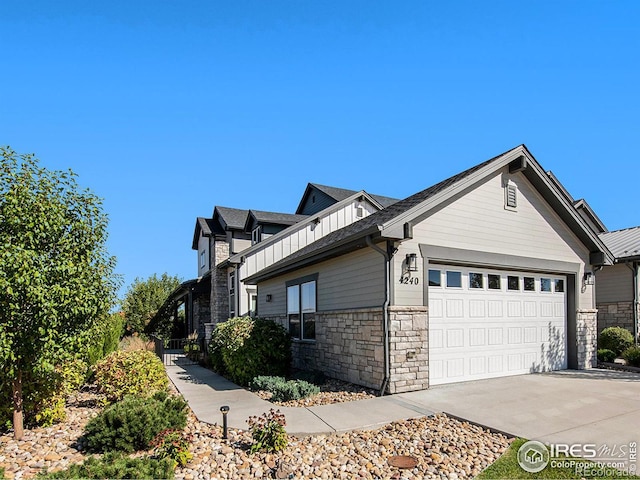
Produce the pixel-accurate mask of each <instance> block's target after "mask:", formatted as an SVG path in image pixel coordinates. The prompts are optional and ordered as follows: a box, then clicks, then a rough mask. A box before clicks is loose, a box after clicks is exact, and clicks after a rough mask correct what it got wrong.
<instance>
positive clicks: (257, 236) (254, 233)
mask: <svg viewBox="0 0 640 480" xmlns="http://www.w3.org/2000/svg"><path fill="white" fill-rule="evenodd" d="M306 218H307V215H296V214H291V213H276V212H263V211H260V210H249V214H248V215H247V220H246V222H245V225H244V231H245V233H248V234H250V235H251V245H255V244H257V243H260V242H261V241H262V240H264V239H266V238H268V237H270V236H271V235H275V234H276V233H278V232H281V231H282V230H284V229H285V228H287V227H290V226H291V225H294V224H296V223H298V222H300V221H302V220H305V219H306Z"/></svg>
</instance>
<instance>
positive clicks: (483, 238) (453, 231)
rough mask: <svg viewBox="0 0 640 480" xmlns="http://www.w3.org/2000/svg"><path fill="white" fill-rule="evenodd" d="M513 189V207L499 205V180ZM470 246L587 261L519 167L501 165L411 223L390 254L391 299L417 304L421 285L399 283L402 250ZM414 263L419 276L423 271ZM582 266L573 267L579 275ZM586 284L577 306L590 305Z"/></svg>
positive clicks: (501, 197) (585, 251)
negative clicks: (406, 236)
mask: <svg viewBox="0 0 640 480" xmlns="http://www.w3.org/2000/svg"><path fill="white" fill-rule="evenodd" d="M506 179H508V180H510V181H512V182H513V183H514V184H515V185H516V186H517V189H518V192H517V201H518V203H517V208H516V211H511V210H507V209H505V197H504V195H505V193H504V188H503V182H504V180H506ZM421 243H422V244H427V245H434V246H442V247H450V248H458V249H464V250H476V251H481V252H489V253H495V254H503V255H514V256H521V257H529V258H540V259H546V260H555V261H559V262H570V263H579V264H587V265H588V263H589V250H588V249H587V248H586V247H585V246H584V245H583V244H582V242H581V241H580V240H579V239H578V238H577V237H576V236H575V234H574V233H573V232H572V231H571V230H570V229H569V228H568V227H567V226H566V225H565V224H564V222H563V221H562V219H560V217H559V216H558V215H557V214H556V213H555V211H554V210H553V209H552V208H551V207H550V206H549V205H548V204H547V202H546V201H545V200H544V199H543V198H542V196H541V195H540V194H539V193H538V191H537V190H536V189H535V188H534V187H533V186H532V185H531V184H530V183H529V181H528V180H527V179H526V177H524V175H522V174H521V173H516V174H512V175H511V174H509V173H508V169H507V168H506V167H505V168H504V169H503V170H501V171H499V172H497V173H496V174H495V175H493V176H491V177H489V178H488V179H486V180H485V181H484V182H483V183H481V184H479V185H476V186H475V188H473V189H472V190H470V191H468V192H467V193H465V194H463V195H462V196H460V197H459V198H457V199H455V200H453V201H452V202H451V203H449V204H448V205H446V206H445V207H444V208H441V209H440V210H437V211H435V212H434V213H433V214H432V215H430V216H429V217H427V218H426V219H424V220H423V221H421V222H420V223H418V224H416V225H414V227H413V239H411V240H407V241H405V242H403V243H402V244H401V246H400V249H399V250H398V252H397V253H396V255H395V257H394V258H395V260H394V266H393V269H394V292H395V296H394V304H395V305H423V304H424V303H423V302H424V299H423V289H422V288H416V287H415V286H414V285H403V284H400V283H399V277H400V275H401V273H402V262H403V261H404V259H405V256H406V254H407V253H417V254H418V258H421V257H420V250H419V244H421ZM418 263H419V265H420V272H418V273H420V274H421V275H420V280H421V281H425V280H426V278H425V272H422V262H421V261H419V262H418ZM583 273H584V272H583V269H582V268H581V271H580V272H579V277H578V278H582V275H583ZM593 307H594V299H593V296H592V287H587V289H586V291H585V292H581V293H580V295H579V301H578V305H577V308H593Z"/></svg>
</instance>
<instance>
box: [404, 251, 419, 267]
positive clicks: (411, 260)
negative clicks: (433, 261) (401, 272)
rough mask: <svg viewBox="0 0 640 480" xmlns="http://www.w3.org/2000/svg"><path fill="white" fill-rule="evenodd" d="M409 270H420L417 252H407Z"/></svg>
mask: <svg viewBox="0 0 640 480" xmlns="http://www.w3.org/2000/svg"><path fill="white" fill-rule="evenodd" d="M406 262H407V270H408V271H409V272H417V271H418V255H417V254H415V253H407V258H406Z"/></svg>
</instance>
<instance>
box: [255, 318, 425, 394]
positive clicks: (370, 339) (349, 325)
mask: <svg viewBox="0 0 640 480" xmlns="http://www.w3.org/2000/svg"><path fill="white" fill-rule="evenodd" d="M266 318H269V319H270V320H273V321H275V322H277V323H280V324H281V325H283V326H285V327H286V326H287V320H286V316H284V315H281V316H275V317H266ZM382 321H383V315H382V308H380V307H378V308H365V309H354V310H340V311H330V312H317V313H316V340H315V342H300V341H296V342H294V343H293V347H292V353H293V362H292V363H293V366H294V367H295V368H301V369H305V370H314V369H315V370H320V371H322V372H323V373H325V374H326V375H327V376H329V377H332V378H337V379H340V380H344V381H347V382H351V383H355V384H357V385H362V386H365V387H369V388H375V389H378V388H380V387H381V386H382V381H383V379H384V346H383V342H384V333H383V329H382ZM389 323H390V331H389V341H390V345H391V348H390V356H391V371H390V374H391V375H390V381H389V385H388V387H387V392H388V393H399V392H408V391H412V390H422V389H425V388H427V387H428V385H429V369H428V349H427V342H428V334H427V333H428V332H427V325H428V320H427V309H426V307H389Z"/></svg>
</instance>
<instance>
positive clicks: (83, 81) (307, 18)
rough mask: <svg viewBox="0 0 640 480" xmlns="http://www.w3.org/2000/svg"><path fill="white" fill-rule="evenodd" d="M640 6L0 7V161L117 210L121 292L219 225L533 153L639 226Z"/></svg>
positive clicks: (182, 258) (398, 188) (169, 264)
mask: <svg viewBox="0 0 640 480" xmlns="http://www.w3.org/2000/svg"><path fill="white" fill-rule="evenodd" d="M638 25H640V2H637V1H608V2H605V1H589V0H580V1H572V0H564V1H545V0H536V1H517V2H514V1H512V0H510V1H459V2H456V1H451V2H444V1H442V2H430V1H415V2H414V1H403V2H391V1H388V2H387V1H379V2H371V1H344V0H343V1H335V2H334V1H316V2H310V1H300V0H297V1H268V2H267V1H255V2H249V1H228V2H220V1H213V0H211V1H180V2H179V1H167V0H154V1H136V0H128V1H108V2H87V1H86V0H84V1H65V0H60V1H56V2H50V1H30V0H2V2H0V52H1V53H2V55H1V57H0V59H1V62H2V63H1V65H2V67H1V72H2V74H1V75H0V144H3V145H11V147H13V148H14V149H15V150H17V151H18V152H21V153H27V152H35V153H36V154H37V156H38V157H39V158H40V159H41V160H42V162H43V164H44V165H45V166H47V167H49V168H54V169H67V168H71V169H72V170H74V171H75V172H76V173H78V174H79V176H80V179H79V180H80V183H81V184H82V185H83V186H87V187H89V188H91V189H92V190H93V191H95V192H96V193H97V194H98V195H100V196H101V197H103V198H104V199H105V209H106V211H107V212H108V213H109V216H110V219H111V223H110V239H109V248H110V251H111V253H112V254H114V255H116V256H117V258H118V272H119V273H121V274H123V275H124V280H125V286H126V285H127V284H129V283H131V281H133V279H134V278H135V277H136V276H140V277H146V276H148V275H151V274H153V273H156V272H157V273H162V272H165V271H166V272H168V273H170V274H177V275H179V276H181V277H182V278H183V279H188V278H192V277H193V276H194V275H195V273H196V253H195V252H194V251H192V250H191V249H190V247H191V238H192V235H193V228H194V225H195V218H196V217H197V216H208V215H210V214H211V212H212V210H213V206H214V205H224V206H232V207H238V208H256V209H261V210H273V211H283V212H292V211H294V210H295V208H296V206H297V204H298V201H299V199H300V197H301V195H302V193H303V191H304V188H305V186H306V184H307V182H317V183H324V184H329V185H334V186H338V187H343V188H350V189H354V190H359V189H365V190H367V191H369V192H371V193H376V194H382V195H387V196H393V197H399V198H403V197H406V196H408V195H410V194H412V193H415V192H417V191H419V190H422V189H423V188H426V187H428V186H430V185H431V184H433V183H435V182H437V181H439V180H441V179H443V178H446V177H448V176H450V175H452V174H455V173H457V172H459V171H461V170H464V169H466V168H468V167H470V166H472V165H474V164H476V163H479V162H481V161H483V160H486V159H487V158H490V157H493V156H495V155H497V154H498V153H501V152H503V151H505V150H507V149H509V148H512V147H514V146H516V145H518V144H521V143H525V144H526V145H527V146H528V147H529V149H530V150H531V151H532V153H533V154H534V156H536V158H537V159H538V161H539V162H540V163H541V164H542V165H543V166H544V167H545V168H546V169H550V170H552V171H553V172H554V173H555V174H556V176H557V177H558V178H559V179H560V180H561V181H562V182H563V184H564V185H565V186H566V187H567V189H568V190H569V191H570V192H571V194H572V195H573V196H574V197H576V198H581V197H585V198H586V199H587V200H588V201H589V203H590V204H591V206H592V207H593V208H594V210H595V211H596V213H597V214H598V215H599V216H600V217H601V219H602V220H603V221H604V222H605V224H606V225H607V226H608V227H609V228H610V229H612V230H613V229H619V228H625V227H629V226H636V225H640V209H638V208H637V193H636V192H637V188H636V184H637V178H636V177H637V174H638V171H639V170H640V168H639V166H638V165H639V162H638V160H639V158H638V155H637V153H636V152H635V141H636V140H637V138H638V133H639V132H640V114H639V112H640V92H639V90H640V29H639V28H638Z"/></svg>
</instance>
